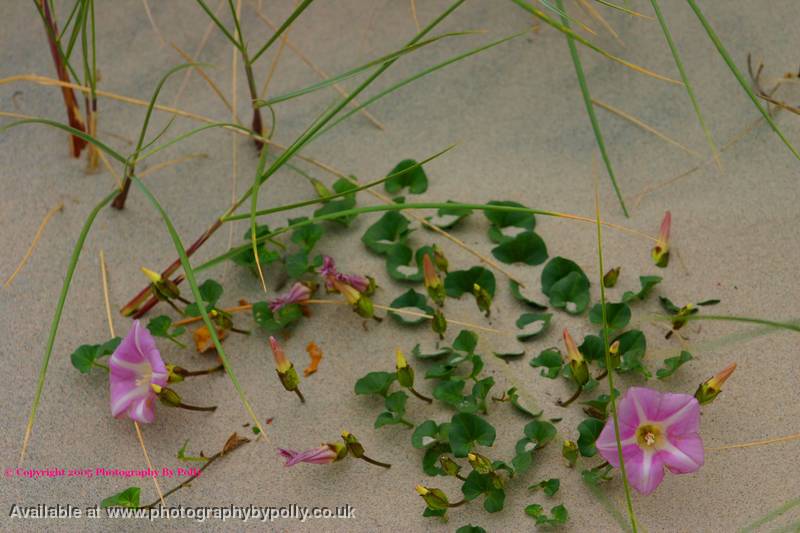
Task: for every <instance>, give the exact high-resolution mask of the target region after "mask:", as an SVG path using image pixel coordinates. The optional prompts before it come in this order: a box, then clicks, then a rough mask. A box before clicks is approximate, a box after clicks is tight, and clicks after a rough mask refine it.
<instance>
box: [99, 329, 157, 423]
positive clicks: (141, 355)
mask: <svg viewBox="0 0 800 533" xmlns="http://www.w3.org/2000/svg"><path fill="white" fill-rule="evenodd" d="M108 368H109V371H110V372H109V381H110V383H111V414H112V415H113V416H115V417H118V418H120V417H123V416H127V417H128V418H130V419H132V420H136V421H137V422H142V423H150V422H152V421H153V419H154V418H155V411H154V409H153V404H154V402H155V400H156V393H155V392H154V391H153V388H152V387H151V385H157V386H159V387H164V386H166V384H167V376H168V372H167V367H166V366H165V365H164V361H163V360H162V359H161V354H160V353H159V352H158V348H156V342H155V340H153V336H152V335H151V334H150V332H149V331H148V330H147V329H145V328H143V327H142V325H141V324H140V323H139V321H138V320H135V321H134V322H133V327H131V329H130V331H129V332H128V334H127V335H126V336H125V338H124V339H122V342H121V343H120V344H119V346H118V347H117V349H116V350H114V353H113V354H112V355H111V358H110V359H109V361H108Z"/></svg>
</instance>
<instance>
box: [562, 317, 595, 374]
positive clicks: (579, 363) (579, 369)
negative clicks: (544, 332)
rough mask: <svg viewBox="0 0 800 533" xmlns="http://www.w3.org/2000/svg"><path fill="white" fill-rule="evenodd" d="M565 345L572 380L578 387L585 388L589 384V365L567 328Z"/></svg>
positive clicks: (565, 330)
mask: <svg viewBox="0 0 800 533" xmlns="http://www.w3.org/2000/svg"><path fill="white" fill-rule="evenodd" d="M564 345H565V346H566V347H567V364H568V365H569V369H570V370H571V371H572V379H573V380H574V381H575V384H576V385H578V386H579V387H583V386H584V385H586V383H588V382H589V365H587V364H586V359H584V358H583V355H582V354H581V352H580V350H578V347H577V346H576V345H575V341H574V340H572V336H571V335H570V334H569V331H567V328H564Z"/></svg>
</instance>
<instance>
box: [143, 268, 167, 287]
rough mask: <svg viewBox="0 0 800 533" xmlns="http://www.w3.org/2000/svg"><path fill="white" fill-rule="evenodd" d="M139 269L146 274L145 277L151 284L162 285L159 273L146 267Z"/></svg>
mask: <svg viewBox="0 0 800 533" xmlns="http://www.w3.org/2000/svg"><path fill="white" fill-rule="evenodd" d="M139 269H140V270H141V271H142V272H143V273H144V275H145V276H147V279H149V280H150V283H154V284H155V283H161V279H162V278H161V274H159V273H158V272H155V271H153V270H150V269H149V268H145V267H139Z"/></svg>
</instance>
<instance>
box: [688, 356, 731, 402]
mask: <svg viewBox="0 0 800 533" xmlns="http://www.w3.org/2000/svg"><path fill="white" fill-rule="evenodd" d="M734 370H736V363H731V364H729V365H728V366H726V367H725V368H724V369H723V370H721V371H720V372H718V373H717V374H716V375H715V376H714V377H712V378H709V379H707V380H706V381H704V382H703V383H701V384H700V386H699V387H697V392H695V393H694V397H695V398H697V401H698V402H700V405H706V404H709V403H711V402H713V401H714V399H715V398H716V397H717V396H719V393H720V392H722V385H723V383H725V382H726V381H727V380H728V378H729V377H731V374H733V371H734Z"/></svg>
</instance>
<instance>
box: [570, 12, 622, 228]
mask: <svg viewBox="0 0 800 533" xmlns="http://www.w3.org/2000/svg"><path fill="white" fill-rule="evenodd" d="M556 3H557V4H558V7H559V8H560V9H562V10H563V9H564V2H563V0H556ZM561 22H562V23H563V24H564V26H565V27H566V28H569V21H568V20H567V18H566V17H564V16H562V17H561ZM567 44H568V45H569V54H570V56H572V63H573V64H574V65H575V74H576V75H577V76H578V85H580V87H581V94H582V95H583V104H584V106H586V114H587V115H589V121H590V122H591V123H592V131H593V132H594V138H595V140H596V141H597V147H598V148H599V149H600V155H601V156H602V157H603V163H605V165H606V171H608V177H609V178H611V184H612V185H613V186H614V192H615V193H616V195H617V199H618V200H619V205H620V206H621V207H622V212H623V213H625V217H629V215H628V208H627V207H625V200H623V199H622V193H621V192H620V190H619V185H617V178H616V176H615V175H614V169H613V167H612V166H611V160H610V159H609V157H608V153H607V152H606V143H605V141H604V140H603V133H602V132H601V131H600V122H599V121H598V120H597V115H596V114H595V112H594V104H593V103H592V95H591V94H590V93H589V84H587V83H586V75H585V74H584V72H583V65H581V58H580V56H579V55H578V48H577V47H576V46H575V39H573V38H572V37H571V36H570V35H569V34H567Z"/></svg>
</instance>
